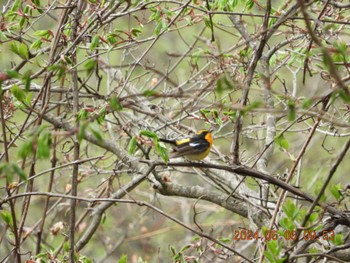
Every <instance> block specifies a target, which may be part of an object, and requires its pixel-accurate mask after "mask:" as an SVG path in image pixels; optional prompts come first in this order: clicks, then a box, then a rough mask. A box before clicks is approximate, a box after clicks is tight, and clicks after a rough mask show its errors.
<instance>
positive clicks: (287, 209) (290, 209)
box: [282, 199, 299, 221]
mask: <svg viewBox="0 0 350 263" xmlns="http://www.w3.org/2000/svg"><path fill="white" fill-rule="evenodd" d="M282 209H283V211H284V213H285V214H286V215H287V216H288V218H290V219H291V220H292V221H294V220H295V219H296V218H297V216H298V214H299V209H298V208H297V207H296V206H295V204H294V203H293V202H292V201H291V200H289V199H287V201H286V202H285V203H284V205H283V206H282Z"/></svg>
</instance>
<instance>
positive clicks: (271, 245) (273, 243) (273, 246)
mask: <svg viewBox="0 0 350 263" xmlns="http://www.w3.org/2000/svg"><path fill="white" fill-rule="evenodd" d="M266 245H267V248H268V249H269V251H270V252H271V253H272V254H273V255H274V256H278V254H279V252H278V250H279V249H278V242H277V240H270V241H269V242H267V243H266Z"/></svg>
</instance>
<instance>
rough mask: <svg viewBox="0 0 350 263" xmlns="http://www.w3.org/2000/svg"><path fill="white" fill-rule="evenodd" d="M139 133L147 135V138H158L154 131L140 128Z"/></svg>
mask: <svg viewBox="0 0 350 263" xmlns="http://www.w3.org/2000/svg"><path fill="white" fill-rule="evenodd" d="M140 135H143V136H146V137H149V138H153V139H156V140H158V136H157V134H156V133H154V132H152V131H147V130H141V131H140Z"/></svg>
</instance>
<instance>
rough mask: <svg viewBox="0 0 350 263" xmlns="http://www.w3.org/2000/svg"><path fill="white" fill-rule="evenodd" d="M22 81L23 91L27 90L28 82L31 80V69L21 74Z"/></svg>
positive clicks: (28, 87)
mask: <svg viewBox="0 0 350 263" xmlns="http://www.w3.org/2000/svg"><path fill="white" fill-rule="evenodd" d="M22 81H23V84H24V90H25V91H29V89H30V82H31V81H32V78H31V71H30V70H28V71H26V72H25V73H24V74H23V76H22Z"/></svg>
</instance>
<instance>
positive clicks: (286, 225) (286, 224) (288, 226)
mask: <svg viewBox="0 0 350 263" xmlns="http://www.w3.org/2000/svg"><path fill="white" fill-rule="evenodd" d="M279 224H280V225H281V226H282V227H283V229H284V230H294V229H295V226H294V224H293V221H292V220H291V219H289V218H287V217H284V218H282V219H281V220H280V221H279Z"/></svg>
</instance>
